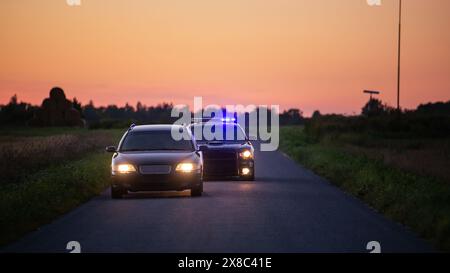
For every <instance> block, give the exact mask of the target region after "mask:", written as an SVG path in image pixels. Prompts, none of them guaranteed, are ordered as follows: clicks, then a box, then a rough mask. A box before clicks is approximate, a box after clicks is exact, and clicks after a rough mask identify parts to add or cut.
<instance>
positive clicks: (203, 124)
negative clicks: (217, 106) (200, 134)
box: [189, 121, 241, 127]
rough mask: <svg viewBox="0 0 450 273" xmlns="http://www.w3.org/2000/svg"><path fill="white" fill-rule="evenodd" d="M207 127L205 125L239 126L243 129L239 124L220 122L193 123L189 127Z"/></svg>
mask: <svg viewBox="0 0 450 273" xmlns="http://www.w3.org/2000/svg"><path fill="white" fill-rule="evenodd" d="M197 125H199V126H205V125H229V126H237V127H241V126H240V125H239V123H234V122H220V121H217V122H216V121H213V122H195V123H191V124H190V125H189V126H190V127H192V126H197Z"/></svg>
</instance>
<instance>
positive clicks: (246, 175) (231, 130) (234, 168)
mask: <svg viewBox="0 0 450 273" xmlns="http://www.w3.org/2000/svg"><path fill="white" fill-rule="evenodd" d="M235 121H236V120H235V119H234V118H225V119H221V120H209V121H200V122H195V120H194V123H192V124H191V125H189V128H190V131H191V132H192V134H193V135H194V137H195V140H196V142H197V145H198V146H199V150H200V151H201V152H202V154H203V176H204V178H205V179H207V180H218V179H239V180H246V181H253V180H255V162H254V148H253V145H252V143H251V142H250V140H249V138H248V137H247V135H246V133H245V131H244V130H243V129H242V127H241V126H240V125H239V124H238V123H236V122H235ZM218 130H221V134H215V135H214V138H212V139H211V138H209V139H208V137H207V136H206V135H205V134H206V133H207V132H212V133H215V132H217V131H218ZM217 135H219V136H221V137H217Z"/></svg>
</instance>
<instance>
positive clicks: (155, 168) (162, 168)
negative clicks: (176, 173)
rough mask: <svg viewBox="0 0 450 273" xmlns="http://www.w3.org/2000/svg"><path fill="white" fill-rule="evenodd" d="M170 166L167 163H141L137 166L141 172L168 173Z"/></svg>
mask: <svg viewBox="0 0 450 273" xmlns="http://www.w3.org/2000/svg"><path fill="white" fill-rule="evenodd" d="M171 169H172V167H171V166H169V165H142V166H139V172H140V173H141V174H169V173H170V171H171Z"/></svg>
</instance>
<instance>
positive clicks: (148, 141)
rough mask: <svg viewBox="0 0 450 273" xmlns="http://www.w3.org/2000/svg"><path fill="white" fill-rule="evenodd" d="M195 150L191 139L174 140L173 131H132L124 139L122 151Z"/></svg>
mask: <svg viewBox="0 0 450 273" xmlns="http://www.w3.org/2000/svg"><path fill="white" fill-rule="evenodd" d="M160 150H165V151H193V150H194V146H193V144H192V141H191V140H183V139H182V140H179V141H178V140H174V139H173V138H172V135H171V131H168V130H160V131H156V130H155V131H146V132H130V133H128V134H127V136H126V137H125V139H124V140H123V143H122V146H121V148H120V151H121V152H129V151H160Z"/></svg>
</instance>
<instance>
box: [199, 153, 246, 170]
mask: <svg viewBox="0 0 450 273" xmlns="http://www.w3.org/2000/svg"><path fill="white" fill-rule="evenodd" d="M203 155H204V156H203V161H204V162H203V168H204V172H205V175H206V176H236V175H238V171H237V154H236V152H235V151H205V152H204V153H203Z"/></svg>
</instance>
